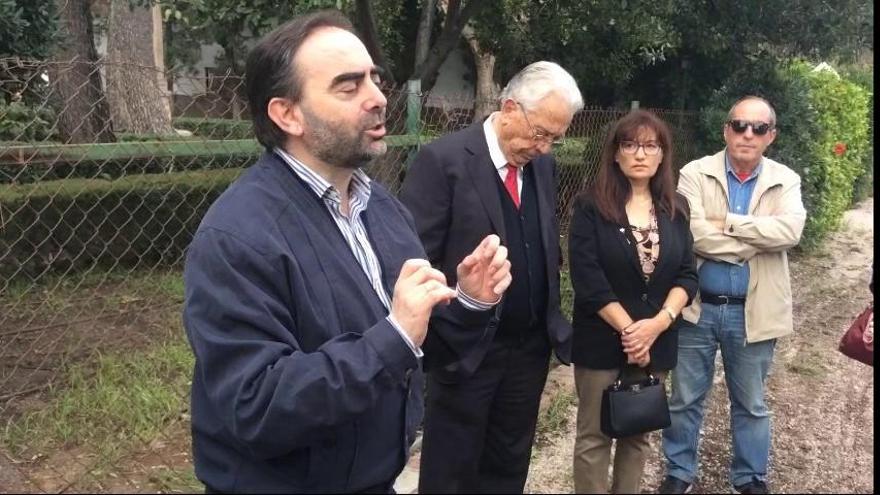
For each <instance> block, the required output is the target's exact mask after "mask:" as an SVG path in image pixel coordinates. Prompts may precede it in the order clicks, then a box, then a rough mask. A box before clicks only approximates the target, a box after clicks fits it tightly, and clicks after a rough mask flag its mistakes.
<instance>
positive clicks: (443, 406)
mask: <svg viewBox="0 0 880 495" xmlns="http://www.w3.org/2000/svg"><path fill="white" fill-rule="evenodd" d="M549 365H550V344H549V343H548V341H547V336H546V332H545V331H533V332H530V333H529V334H528V336H527V337H526V338H525V339H524V340H522V341H521V340H519V339H502V338H496V341H495V342H493V343H492V346H491V347H490V349H489V351H488V352H487V353H486V357H485V358H484V359H483V362H482V363H481V364H480V367H479V368H477V371H476V372H475V373H474V375H473V376H472V377H470V378H469V379H467V380H463V381H461V382H459V383H454V384H449V383H442V382H440V381H438V380H437V378H436V377H434V376H432V375H433V374H432V373H429V374H428V383H427V397H426V404H425V424H424V437H423V441H422V457H421V466H420V467H419V493H522V491H523V488H524V487H525V483H526V476H527V475H528V472H529V461H530V458H531V451H532V443H533V442H534V438H535V425H536V424H537V419H538V406H539V405H540V402H541V392H542V391H543V390H544V383H545V382H546V381H547V371H548V368H549Z"/></svg>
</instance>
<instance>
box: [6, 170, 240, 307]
mask: <svg viewBox="0 0 880 495" xmlns="http://www.w3.org/2000/svg"><path fill="white" fill-rule="evenodd" d="M240 172H241V169H225V170H200V171H189V172H180V173H173V174H145V175H135V176H127V177H123V178H121V179H118V180H101V179H66V180H58V181H42V182H37V183H33V184H25V185H3V186H0V208H2V216H3V225H2V228H0V291H2V290H3V287H5V286H8V284H9V282H11V281H13V280H16V279H25V280H36V279H38V278H41V277H43V276H45V275H47V274H51V273H58V274H69V273H71V272H76V271H83V270H87V269H92V268H94V267H96V266H100V267H102V268H114V267H117V266H122V267H136V266H140V267H144V266H146V267H155V266H174V265H177V264H179V263H180V262H181V260H182V259H183V253H184V250H185V249H186V247H187V245H188V244H189V242H190V239H191V237H192V234H193V233H194V232H195V229H196V228H197V227H198V224H199V222H201V219H202V216H203V215H204V213H205V211H206V210H207V208H208V207H209V206H210V205H211V203H213V201H214V199H216V198H217V196H219V195H220V193H221V192H222V191H224V190H225V189H226V188H227V187H228V186H229V184H230V183H232V181H233V180H235V178H236V177H237V176H238V175H239V174H240Z"/></svg>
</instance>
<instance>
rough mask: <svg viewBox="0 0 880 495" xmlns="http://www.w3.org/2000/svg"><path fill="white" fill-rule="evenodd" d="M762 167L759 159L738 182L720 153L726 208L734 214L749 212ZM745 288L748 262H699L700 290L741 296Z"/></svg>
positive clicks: (747, 288)
mask: <svg viewBox="0 0 880 495" xmlns="http://www.w3.org/2000/svg"><path fill="white" fill-rule="evenodd" d="M763 166H764V161H763V159H762V160H761V163H759V164H758V166H757V167H755V170H753V171H752V175H750V176H749V177H748V178H747V179H746V180H743V181H741V180H740V179H739V177H737V176H736V173H735V172H734V171H733V168H732V167H731V166H730V157H729V156H728V155H727V154H726V153H725V154H724V168H725V170H726V172H727V173H726V175H727V191H728V192H729V194H730V196H729V198H728V201H727V204H728V211H729V212H730V213H736V214H738V215H747V214H748V213H749V201H751V200H752V193H753V192H754V191H755V183H757V182H758V174H760V173H761V169H762V168H763ZM748 290H749V263H748V262H745V263H743V264H742V265H734V264H733V263H727V262H724V261H714V260H706V261H704V262H703V264H702V265H700V292H705V293H707V294H715V295H721V296H734V297H745V296H746V293H747V292H748Z"/></svg>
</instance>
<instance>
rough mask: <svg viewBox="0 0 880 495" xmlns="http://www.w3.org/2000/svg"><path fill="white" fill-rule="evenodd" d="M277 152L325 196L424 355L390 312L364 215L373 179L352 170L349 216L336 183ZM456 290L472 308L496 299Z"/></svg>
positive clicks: (379, 289) (381, 296)
mask: <svg viewBox="0 0 880 495" xmlns="http://www.w3.org/2000/svg"><path fill="white" fill-rule="evenodd" d="M275 153H276V154H277V155H278V156H280V157H281V159H282V160H284V161H285V163H287V164H288V165H289V166H290V168H292V169H293V171H294V172H295V173H296V175H297V176H298V177H299V178H300V179H302V180H303V181H304V182H305V183H306V184H307V185H308V186H309V188H310V189H311V190H312V191H313V192H314V193H315V194H316V195H317V196H318V197H319V198H321V199H322V200H323V202H324V205H325V206H326V207H327V210H328V211H329V212H330V216H332V217H333V221H334V222H336V226H337V227H338V228H339V231H340V232H341V233H342V237H343V238H345V242H346V243H347V244H348V247H349V249H351V252H352V254H353V255H354V257H355V259H356V260H357V262H358V264H359V265H360V266H361V269H362V270H363V271H364V274H365V275H366V276H367V279H368V280H369V281H370V285H372V286H373V290H374V291H375V292H376V295H377V296H378V297H379V300H380V301H382V305H384V306H385V309H386V310H387V311H388V312H389V315H388V321H390V322H391V324H392V326H394V328H395V329H396V330H397V332H398V333H399V334H400V336H401V337H403V340H404V341H405V342H406V343H407V345H409V347H410V348H411V349H412V350H413V352H414V353H415V354H416V356H417V357H422V355H423V354H422V351H421V349H419V348H418V347H416V345H415V344H414V343H413V341H412V340H411V339H410V338H409V336H408V335H407V334H406V332H404V331H403V329H402V328H401V327H400V325H399V324H398V323H397V321H396V320H395V319H394V318H393V317H392V316H391V314H390V312H391V297H390V296H389V295H388V292H387V291H386V290H385V286H384V284H383V282H382V268H381V266H380V265H379V259H378V258H377V257H376V252H375V251H373V246H372V245H371V244H370V238H369V237H368V236H367V229H366V226H365V225H364V223H363V220H362V219H361V213H363V212H364V211H365V210H366V209H367V204H368V203H369V202H370V192H371V187H370V182H371V179H370V178H369V177H368V176H367V174H366V173H364V171H363V170H360V169H356V170H355V171H354V173H353V174H352V176H351V184H350V185H349V216H348V217H346V216H345V215H344V214H343V213H342V198H341V197H340V195H339V191H337V190H336V188H335V187H333V184H331V183H330V182H328V181H327V180H326V179H324V178H323V177H321V176H320V175H318V174H316V173H315V172H314V171H313V170H311V169H310V168H308V167H307V166H306V165H304V164H303V163H302V162H300V161H299V160H297V159H296V158H294V157H292V156H290V155H289V154H288V153H287V152H285V151H284V150H282V149H280V148H275ZM456 292H457V294H458V298H459V302H461V304H462V306H464V307H466V308H468V309H471V310H474V311H485V310H487V309H490V308H491V307H492V306H493V305H494V303H492V304H487V303H484V302H481V301H477V300H475V299H473V298H471V297H469V296H467V295H466V294H465V293H463V292H462V291H461V290H459V289H458V287H456Z"/></svg>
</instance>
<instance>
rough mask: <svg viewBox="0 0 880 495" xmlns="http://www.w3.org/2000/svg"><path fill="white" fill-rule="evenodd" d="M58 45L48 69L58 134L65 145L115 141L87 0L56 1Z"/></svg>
mask: <svg viewBox="0 0 880 495" xmlns="http://www.w3.org/2000/svg"><path fill="white" fill-rule="evenodd" d="M55 1H56V5H57V8H58V14H59V16H60V21H61V22H60V23H59V34H60V35H61V41H60V42H59V43H58V47H57V49H56V50H55V55H54V57H53V63H52V64H50V67H49V81H50V84H51V86H52V97H51V98H52V102H53V106H54V107H55V109H56V111H57V113H58V133H59V134H60V136H61V139H62V140H63V141H64V142H65V143H106V142H112V141H115V140H116V139H115V137H114V136H113V127H112V124H111V121H110V110H109V108H108V106H107V100H106V99H105V98H104V89H103V87H102V84H101V73H100V67H99V65H98V51H97V50H96V49H95V37H94V34H93V32H92V12H91V10H90V8H89V4H90V2H89V0H55Z"/></svg>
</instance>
